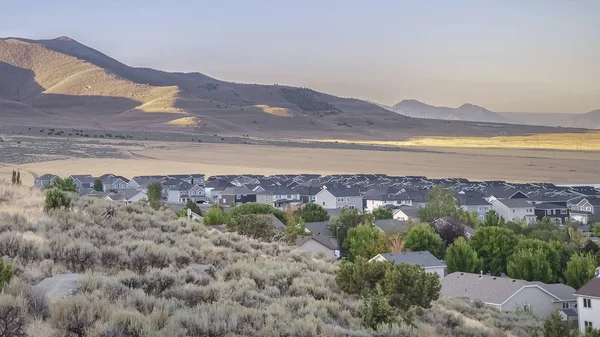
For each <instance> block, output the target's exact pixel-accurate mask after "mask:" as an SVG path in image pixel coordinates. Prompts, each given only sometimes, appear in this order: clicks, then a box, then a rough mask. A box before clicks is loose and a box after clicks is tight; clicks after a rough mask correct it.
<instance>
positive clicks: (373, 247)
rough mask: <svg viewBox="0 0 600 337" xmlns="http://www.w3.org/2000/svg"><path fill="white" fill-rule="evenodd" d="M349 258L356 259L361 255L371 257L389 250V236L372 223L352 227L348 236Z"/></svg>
mask: <svg viewBox="0 0 600 337" xmlns="http://www.w3.org/2000/svg"><path fill="white" fill-rule="evenodd" d="M346 244H347V246H348V260H350V261H354V260H355V259H356V258H357V257H359V256H361V257H364V258H366V259H371V258H373V257H374V256H376V255H377V254H381V253H387V252H389V242H388V240H387V237H386V236H385V235H384V234H383V233H382V232H381V231H380V230H379V229H377V228H375V227H373V225H370V224H362V225H358V226H357V227H354V228H351V229H350V230H349V231H348V237H347V238H346Z"/></svg>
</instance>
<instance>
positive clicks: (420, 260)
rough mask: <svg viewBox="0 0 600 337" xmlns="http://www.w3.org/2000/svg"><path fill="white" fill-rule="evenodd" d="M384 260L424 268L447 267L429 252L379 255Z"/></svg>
mask: <svg viewBox="0 0 600 337" xmlns="http://www.w3.org/2000/svg"><path fill="white" fill-rule="evenodd" d="M379 255H381V256H382V257H383V258H384V259H386V260H388V261H392V262H394V263H397V264H400V263H407V264H412V265H420V266H421V267H423V268H428V267H440V266H445V265H446V264H445V263H444V261H441V260H439V259H438V258H437V257H435V256H433V255H432V254H431V253H430V252H428V251H422V252H401V253H383V254H379Z"/></svg>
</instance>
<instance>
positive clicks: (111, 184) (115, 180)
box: [98, 176, 129, 191]
mask: <svg viewBox="0 0 600 337" xmlns="http://www.w3.org/2000/svg"><path fill="white" fill-rule="evenodd" d="M98 179H100V181H102V188H103V190H104V191H113V190H114V191H119V190H126V189H128V187H129V184H128V183H129V180H127V179H125V178H123V177H118V176H112V177H106V178H102V177H100V178H98Z"/></svg>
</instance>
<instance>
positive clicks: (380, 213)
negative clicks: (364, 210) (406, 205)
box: [373, 207, 394, 220]
mask: <svg viewBox="0 0 600 337" xmlns="http://www.w3.org/2000/svg"><path fill="white" fill-rule="evenodd" d="M373 217H374V218H375V220H385V219H393V218H394V211H393V210H392V209H391V208H389V207H377V208H375V209H374V210H373Z"/></svg>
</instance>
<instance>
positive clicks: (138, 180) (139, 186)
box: [127, 176, 167, 190]
mask: <svg viewBox="0 0 600 337" xmlns="http://www.w3.org/2000/svg"><path fill="white" fill-rule="evenodd" d="M165 180H167V178H166V177H163V176H142V177H133V178H131V180H130V181H129V183H128V184H127V185H129V187H128V189H132V190H147V189H148V185H150V184H151V183H155V182H159V183H161V184H162V182H163V181H165Z"/></svg>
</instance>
